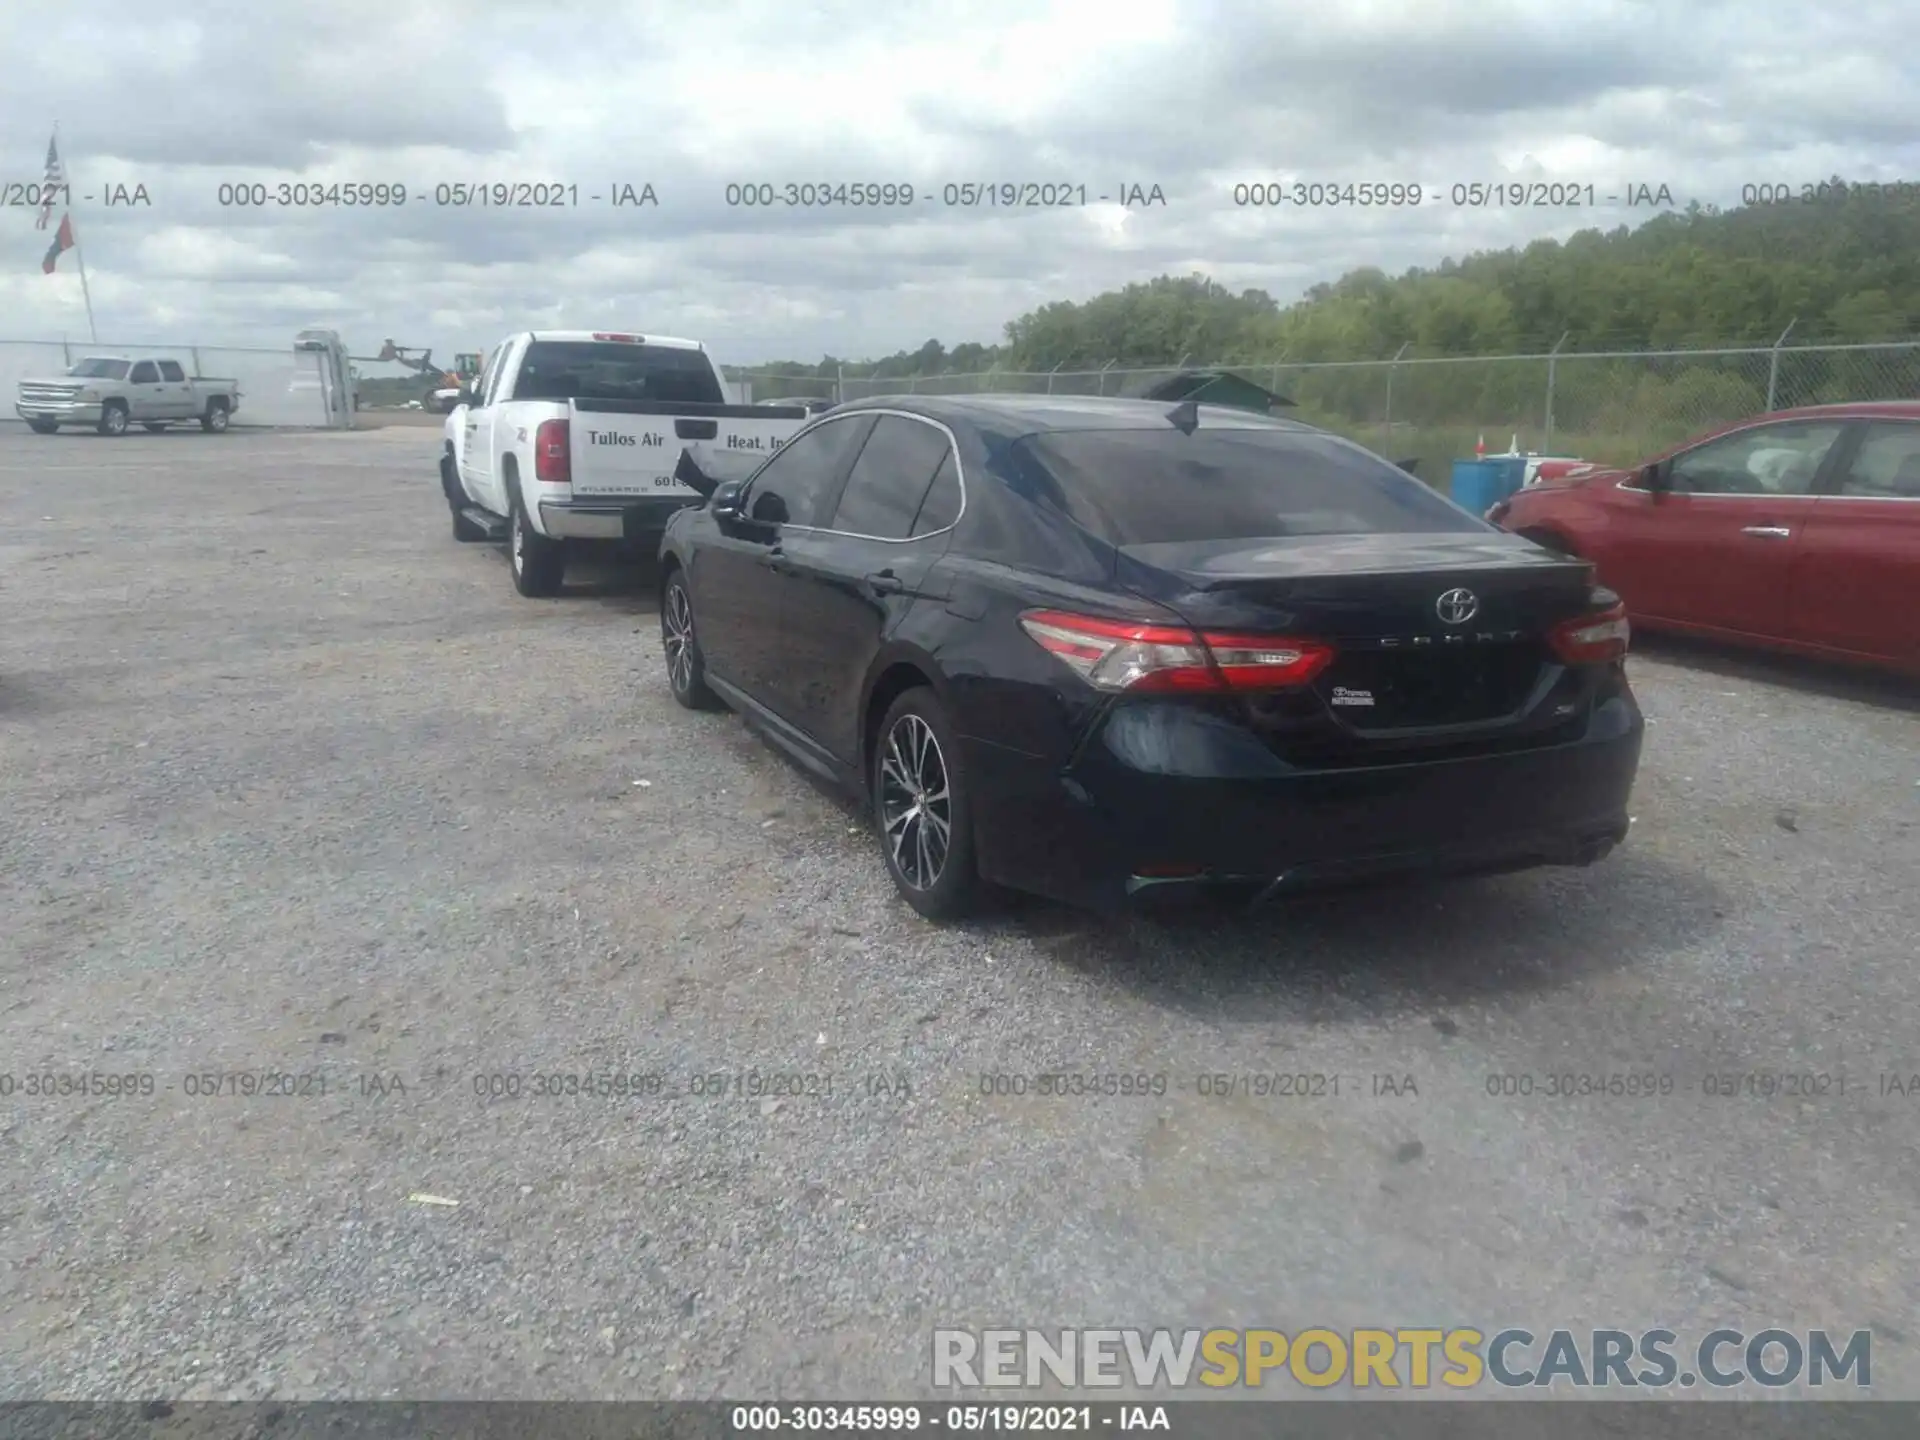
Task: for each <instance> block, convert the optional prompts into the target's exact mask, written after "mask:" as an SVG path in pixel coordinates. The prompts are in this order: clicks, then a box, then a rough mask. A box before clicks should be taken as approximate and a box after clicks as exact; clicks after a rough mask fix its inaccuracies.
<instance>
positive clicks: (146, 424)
mask: <svg viewBox="0 0 1920 1440" xmlns="http://www.w3.org/2000/svg"><path fill="white" fill-rule="evenodd" d="M140 428H141V429H142V430H144V431H146V432H147V433H148V434H149V435H158V434H159V433H160V432H161V431H162V430H165V429H166V428H167V422H166V421H164V420H144V421H142V422H141V424H140Z"/></svg>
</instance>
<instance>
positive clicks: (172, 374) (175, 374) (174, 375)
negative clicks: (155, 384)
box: [160, 360, 187, 380]
mask: <svg viewBox="0 0 1920 1440" xmlns="http://www.w3.org/2000/svg"><path fill="white" fill-rule="evenodd" d="M160 378H161V379H162V380H185V379H186V378H187V372H186V371H184V370H182V369H181V368H180V362H179V361H178V360H162V361H161V362H160Z"/></svg>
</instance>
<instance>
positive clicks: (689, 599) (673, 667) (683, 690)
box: [660, 570, 721, 710]
mask: <svg viewBox="0 0 1920 1440" xmlns="http://www.w3.org/2000/svg"><path fill="white" fill-rule="evenodd" d="M660 646H661V648H662V649H663V650H665V651H666V655H667V684H668V685H669V686H671V687H672V689H673V698H674V699H676V700H678V701H679V702H680V703H681V704H682V705H684V706H686V707H687V709H689V710H718V709H720V708H721V707H720V697H719V696H718V695H716V694H714V693H713V691H711V690H709V689H708V688H707V662H706V658H705V657H704V656H703V655H701V653H700V641H699V640H698V638H696V636H695V635H694V630H693V596H692V594H691V593H689V591H688V590H687V575H686V572H685V571H684V570H675V571H674V572H673V574H672V575H671V576H670V577H669V578H668V580H667V588H666V589H665V591H663V592H662V593H661V596H660Z"/></svg>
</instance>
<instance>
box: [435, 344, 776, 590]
mask: <svg viewBox="0 0 1920 1440" xmlns="http://www.w3.org/2000/svg"><path fill="white" fill-rule="evenodd" d="M806 421H807V413H806V411H805V410H803V409H801V408H800V407H798V406H794V407H792V408H790V409H787V408H780V409H776V408H772V407H769V406H765V405H730V404H728V403H727V402H726V385H725V381H724V380H723V379H722V377H721V374H720V369H719V367H718V366H717V365H715V364H714V363H713V358H712V356H710V355H709V354H708V353H707V351H706V348H705V347H704V346H702V345H701V344H700V343H699V342H698V341H695V340H676V339H672V338H670V337H667V336H661V335H638V334H629V333H616V332H611V331H597V330H596V331H589V330H541V331H529V332H522V333H521V334H518V335H514V336H511V337H509V338H508V339H506V340H503V341H501V342H500V343H499V344H498V345H496V346H495V347H494V348H493V350H492V352H491V353H490V354H489V355H488V356H487V359H486V363H485V365H484V366H483V367H482V368H481V371H480V376H479V378H478V380H477V381H476V382H475V388H474V390H472V391H469V392H463V393H462V395H461V397H460V403H459V404H456V405H455V406H454V408H453V410H452V411H451V412H450V413H449V414H448V416H447V422H446V429H445V440H444V444H443V446H442V450H441V456H440V486H441V489H442V490H443V491H444V492H445V493H446V498H447V508H448V509H449V510H450V511H451V512H452V514H453V535H454V538H455V539H456V540H464V541H489V540H501V539H505V540H506V541H507V547H508V557H509V561H510V565H511V569H512V572H513V584H514V588H515V589H516V590H518V591H519V592H520V593H521V594H522V595H529V596H536V597H543V596H550V595H555V594H558V593H559V590H560V586H561V583H562V581H563V580H564V579H565V576H566V561H567V552H568V550H569V548H571V547H573V546H576V545H580V544H587V543H595V542H599V543H606V542H618V543H620V544H623V545H626V546H628V547H632V548H636V549H638V548H644V549H646V550H647V551H648V552H649V554H651V553H653V552H655V551H657V550H658V548H659V544H660V536H661V534H662V533H663V532H664V531H665V530H666V528H667V520H668V518H669V517H670V516H671V515H672V514H673V512H674V511H676V510H679V509H682V508H683V507H685V506H688V505H698V504H700V503H702V501H703V498H704V497H703V496H702V494H701V492H700V491H698V490H697V489H695V488H693V487H691V486H689V485H687V484H686V483H685V482H684V481H683V480H682V478H681V476H680V473H678V472H679V470H680V464H681V459H682V456H683V455H684V454H686V453H687V452H689V451H691V452H693V453H694V454H695V455H696V456H699V455H702V454H708V453H712V454H718V455H730V456H761V457H764V456H767V455H771V454H772V453H773V452H774V451H775V450H777V449H778V448H779V447H780V446H781V445H782V444H783V443H784V442H785V441H786V439H787V437H788V436H790V435H792V434H793V433H794V432H795V431H797V430H799V429H800V427H801V426H802V425H804V424H805V423H806Z"/></svg>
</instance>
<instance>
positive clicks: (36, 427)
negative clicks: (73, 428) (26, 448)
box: [27, 420, 60, 435]
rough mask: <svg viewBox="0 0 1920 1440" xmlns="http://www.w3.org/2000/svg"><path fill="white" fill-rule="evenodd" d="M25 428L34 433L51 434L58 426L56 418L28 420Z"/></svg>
mask: <svg viewBox="0 0 1920 1440" xmlns="http://www.w3.org/2000/svg"><path fill="white" fill-rule="evenodd" d="M27 428H28V429H29V430H31V431H33V433H34V434H36V435H51V434H53V433H54V431H56V430H58V429H59V428H60V422H59V421H58V420H29V421H28V422H27Z"/></svg>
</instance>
